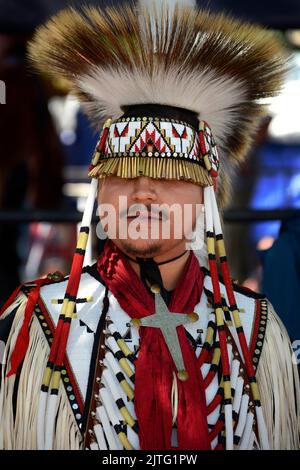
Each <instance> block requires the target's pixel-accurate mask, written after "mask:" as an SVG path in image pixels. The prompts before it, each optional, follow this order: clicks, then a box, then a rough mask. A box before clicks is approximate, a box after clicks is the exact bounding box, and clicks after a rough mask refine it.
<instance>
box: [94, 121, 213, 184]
mask: <svg viewBox="0 0 300 470" xmlns="http://www.w3.org/2000/svg"><path fill="white" fill-rule="evenodd" d="M218 169H219V157H218V151H217V146H216V143H215V141H214V138H213V135H212V132H211V129H210V127H209V125H208V124H207V123H206V122H205V121H200V123H199V130H198V131H196V130H195V128H194V127H192V126H191V125H190V124H188V123H186V122H183V121H179V120H175V119H168V118H155V117H154V118H153V117H127V118H125V117H123V118H120V119H117V120H115V121H112V120H111V119H108V120H107V121H106V122H105V124H104V127H103V131H102V133H101V136H100V139H99V142H98V143H97V146H96V149H95V153H94V155H93V159H92V165H91V167H90V170H89V176H91V177H93V178H103V177H105V176H108V175H116V176H121V177H123V178H136V177H138V176H141V175H144V176H149V177H151V178H156V179H160V178H166V179H178V180H188V181H191V182H194V183H196V184H200V185H201V186H210V185H211V184H212V178H213V177H216V176H217V175H218Z"/></svg>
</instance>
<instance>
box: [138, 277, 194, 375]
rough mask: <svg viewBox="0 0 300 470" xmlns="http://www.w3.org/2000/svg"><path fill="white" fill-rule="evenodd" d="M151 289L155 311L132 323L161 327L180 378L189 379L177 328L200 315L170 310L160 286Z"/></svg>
mask: <svg viewBox="0 0 300 470" xmlns="http://www.w3.org/2000/svg"><path fill="white" fill-rule="evenodd" d="M151 290H152V292H154V293H155V313H154V314H153V315H150V316H149V317H144V318H140V319H134V320H133V321H132V323H133V325H135V326H146V327H152V328H159V329H160V331H161V332H162V335H163V337H164V340H165V342H166V345H167V347H168V349H169V352H170V354H171V356H172V359H173V361H174V363H175V366H176V368H177V376H178V378H179V379H180V380H187V379H188V373H187V372H186V370H185V366H184V361H183V356H182V351H181V347H180V343H179V339H178V333H177V330H176V328H177V327H178V326H180V325H185V324H186V323H191V322H195V321H197V320H198V315H197V314H196V313H195V312H194V313H191V314H185V313H175V312H170V311H169V309H168V307H167V305H166V303H165V302H164V300H163V298H162V296H161V295H160V288H159V286H156V285H155V286H152V287H151Z"/></svg>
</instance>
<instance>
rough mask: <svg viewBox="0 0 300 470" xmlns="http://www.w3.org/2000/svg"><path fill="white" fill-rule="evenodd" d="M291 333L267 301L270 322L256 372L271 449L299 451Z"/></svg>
mask: <svg viewBox="0 0 300 470" xmlns="http://www.w3.org/2000/svg"><path fill="white" fill-rule="evenodd" d="M292 357H293V350H292V347H291V344H290V339H289V336H288V333H287V331H286V329H285V327H284V325H283V323H282V322H281V320H280V318H279V317H278V315H277V314H276V313H275V311H274V309H273V307H272V305H271V303H270V302H268V323H267V328H266V336H265V339H264V346H263V348H262V353H261V357H260V361H259V365H258V369H257V374H256V377H257V383H258V384H259V390H260V396H261V404H262V410H263V413H264V417H265V422H266V426H267V430H268V435H269V441H270V445H271V449H273V450H277V449H286V450H291V449H298V450H299V449H300V411H299V410H300V387H299V379H298V369H297V365H296V364H293V361H292Z"/></svg>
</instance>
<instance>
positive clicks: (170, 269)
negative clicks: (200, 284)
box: [129, 247, 190, 291]
mask: <svg viewBox="0 0 300 470" xmlns="http://www.w3.org/2000/svg"><path fill="white" fill-rule="evenodd" d="M184 251H185V249H184V247H183V248H181V249H178V248H177V249H174V250H169V251H168V252H166V253H163V254H162V255H159V256H154V257H153V259H154V261H156V262H157V263H162V262H164V261H168V260H172V259H173V258H176V257H177V256H179V255H181V254H182V253H183V252H184ZM189 255H190V252H189V251H186V253H184V255H183V256H180V257H179V258H178V259H174V260H173V261H170V262H168V263H165V264H161V265H160V266H159V270H160V273H161V277H162V280H163V285H164V287H165V289H167V290H168V291H171V290H173V289H175V287H176V285H177V282H178V280H179V278H180V276H181V274H182V272H183V270H184V267H185V264H186V262H187V260H188V257H189ZM129 263H130V264H131V266H132V268H133V269H134V271H135V272H136V273H137V275H138V276H139V277H140V267H139V265H138V264H137V263H136V262H134V261H131V260H130V259H129Z"/></svg>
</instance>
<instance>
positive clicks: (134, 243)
mask: <svg viewBox="0 0 300 470" xmlns="http://www.w3.org/2000/svg"><path fill="white" fill-rule="evenodd" d="M115 243H116V245H117V246H118V247H119V248H120V250H122V251H124V252H125V253H126V254H127V255H129V256H138V257H154V256H158V255H160V254H162V253H163V252H164V251H165V249H164V243H163V241H159V240H142V239H138V240H130V239H127V240H115Z"/></svg>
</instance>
